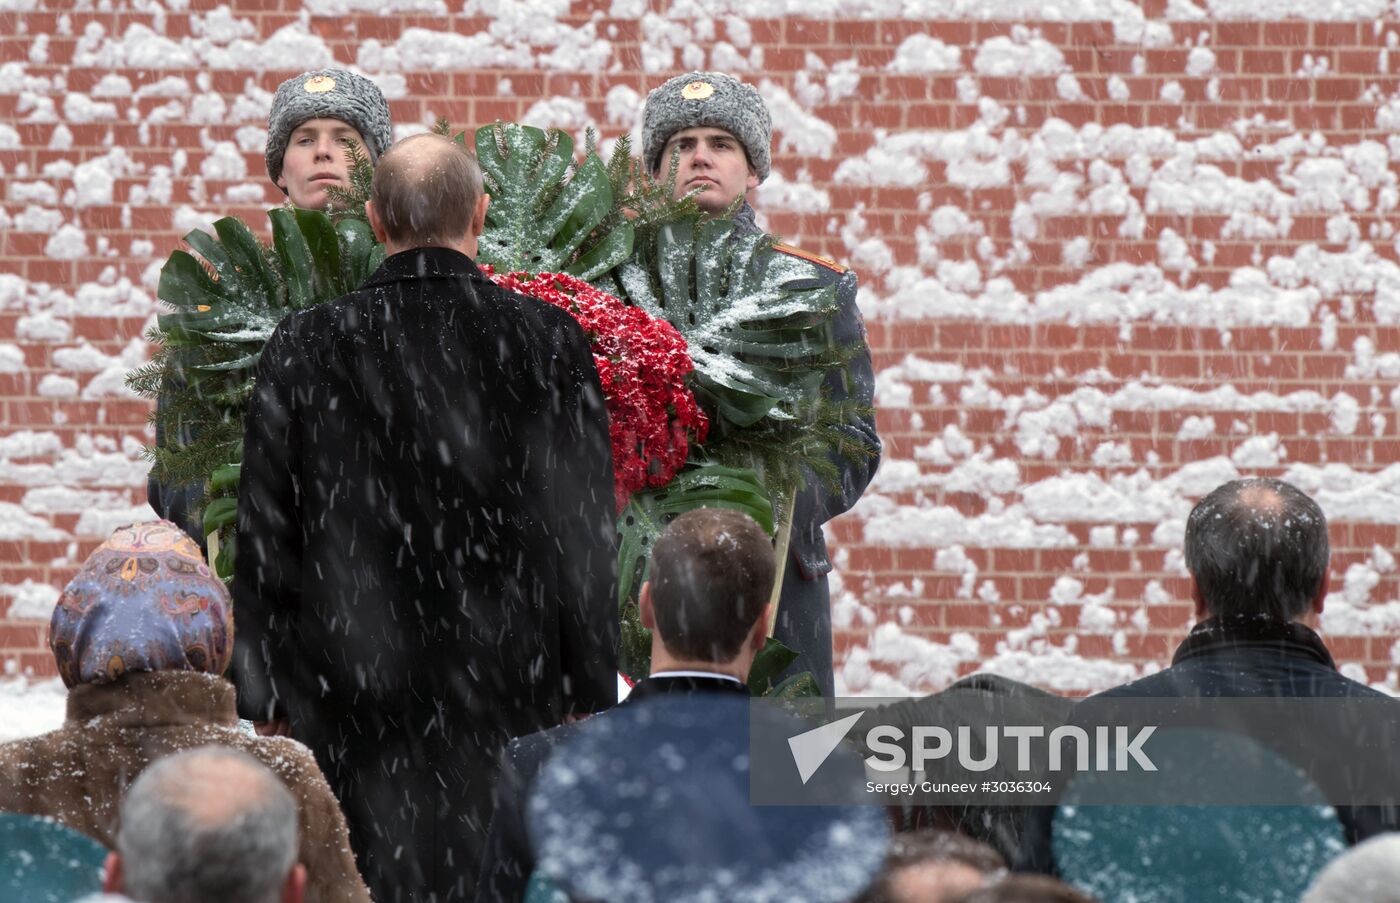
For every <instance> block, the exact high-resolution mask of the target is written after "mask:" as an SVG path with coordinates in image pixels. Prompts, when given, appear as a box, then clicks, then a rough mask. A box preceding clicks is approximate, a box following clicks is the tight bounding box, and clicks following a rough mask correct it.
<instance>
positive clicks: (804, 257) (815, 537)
mask: <svg viewBox="0 0 1400 903" xmlns="http://www.w3.org/2000/svg"><path fill="white" fill-rule="evenodd" d="M772 143H773V121H772V117H771V116H770V115H769V113H768V107H767V106H766V105H765V104H764V103H763V98H762V97H761V96H760V95H759V93H758V89H756V88H754V87H753V86H752V85H748V84H745V83H743V82H741V81H739V80H738V79H736V78H734V77H733V76H731V75H726V74H725V73H723V72H688V73H686V74H684V75H678V76H676V77H675V78H672V79H670V80H669V81H667V82H665V83H664V84H662V85H661V86H660V87H658V88H656V89H655V90H654V91H652V92H651V93H650V94H648V95H647V102H646V108H645V110H644V111H643V113H642V158H643V161H644V162H645V164H646V165H647V167H648V168H649V169H650V170H651V172H652V175H653V176H655V177H657V178H664V177H665V176H666V174H667V172H668V171H669V170H668V167H669V166H670V165H671V160H672V158H673V157H674V158H675V159H676V160H677V163H678V168H677V172H676V189H675V190H676V197H677V198H681V197H684V196H685V195H687V194H690V193H691V192H694V191H696V190H699V192H700V193H699V194H698V195H696V197H695V201H696V203H697V204H698V205H699V206H700V209H701V211H702V212H703V213H704V214H705V215H706V216H723V215H724V214H725V213H726V212H728V211H729V210H730V209H731V207H732V205H733V204H734V203H735V202H737V201H742V204H741V205H740V206H739V209H738V211H737V212H735V213H734V225H735V228H736V229H737V230H738V231H743V232H757V231H759V229H758V225H757V224H756V222H755V220H754V209H753V207H751V206H749V203H748V200H747V196H748V193H749V192H750V191H752V190H753V189H755V188H757V187H758V186H759V185H760V184H762V182H763V180H764V179H766V178H768V174H769V169H770V167H771V163H772ZM773 250H774V251H775V252H777V253H779V254H782V255H783V256H784V257H785V258H788V260H787V261H786V262H787V263H788V264H789V265H790V266H791V267H793V268H794V271H795V272H797V273H798V275H796V276H795V278H794V279H793V280H792V281H791V282H790V283H789V284H790V285H793V286H794V287H797V286H802V287H806V286H834V288H835V291H836V300H837V305H838V307H837V311H836V316H835V320H834V323H833V329H832V337H833V340H834V342H835V344H836V345H837V346H838V347H840V348H844V349H848V350H849V352H850V356H849V358H848V359H847V361H846V363H844V364H843V365H840V366H836V367H832V368H831V369H830V370H828V371H827V373H826V379H825V380H824V381H823V390H824V391H825V392H826V393H828V397H829V398H830V399H831V400H832V401H833V402H844V401H851V402H855V403H856V405H858V406H859V407H861V408H864V409H865V410H864V411H854V410H853V411H852V412H851V413H850V414H849V415H848V416H847V417H846V419H845V421H844V422H843V423H842V424H841V428H842V431H843V433H845V437H844V440H845V444H846V446H847V449H849V450H851V453H850V454H849V455H847V454H837V450H836V449H834V448H833V449H830V453H831V457H832V460H833V463H835V464H836V467H837V470H838V472H839V479H838V483H839V485H837V486H826V485H824V484H822V483H821V482H819V481H818V480H817V478H816V477H815V476H814V475H812V474H808V479H807V485H806V486H805V487H804V488H803V489H802V490H801V491H800V492H799V493H798V495H797V498H796V499H794V501H793V517H792V534H791V540H790V543H789V559H788V561H787V562H786V566H785V567H784V568H783V578H782V592H781V595H780V597H779V604H778V612H777V623H776V624H775V625H774V636H776V637H777V638H778V639H779V640H781V641H782V642H783V643H785V644H786V645H787V646H788V647H789V648H791V649H793V650H794V651H796V652H797V653H798V658H797V660H796V661H795V662H793V664H792V665H791V666H790V667H789V668H788V669H787V671H785V672H784V673H783V674H781V675H779V676H778V680H781V679H783V678H784V677H787V676H790V675H792V674H797V673H801V672H803V671H810V672H812V675H813V676H814V677H815V678H816V680H817V686H818V687H820V688H821V691H822V695H824V696H831V695H833V694H834V693H835V680H834V675H833V673H832V649H831V590H830V588H829V587H828V586H827V576H826V575H827V574H828V573H830V572H831V558H830V557H829V556H828V554H827V549H826V536H825V535H824V534H823V532H822V525H823V524H825V523H826V522H827V521H829V520H831V519H832V518H834V517H836V516H838V515H840V514H843V513H845V512H846V511H849V510H850V509H851V507H852V506H853V505H855V503H856V502H857V501H858V500H859V499H860V496H861V493H863V492H865V487H866V486H868V485H870V481H871V479H872V478H873V477H874V476H875V470H876V468H877V467H878V466H879V464H880V451H881V446H880V438H879V436H878V435H877V434H876V432H875V410H874V407H873V405H874V399H875V371H874V369H873V367H872V365H871V358H870V346H869V345H868V344H867V342H866V335H865V321H864V320H863V319H861V315H860V308H859V307H858V306H857V305H856V274H855V272H854V271H853V270H850V269H847V268H846V267H844V266H842V265H841V264H839V263H837V262H835V261H833V260H829V259H827V258H825V257H822V256H820V255H817V254H811V253H809V252H807V251H803V250H801V249H800V248H795V247H793V246H792V245H787V244H776V245H774V246H773Z"/></svg>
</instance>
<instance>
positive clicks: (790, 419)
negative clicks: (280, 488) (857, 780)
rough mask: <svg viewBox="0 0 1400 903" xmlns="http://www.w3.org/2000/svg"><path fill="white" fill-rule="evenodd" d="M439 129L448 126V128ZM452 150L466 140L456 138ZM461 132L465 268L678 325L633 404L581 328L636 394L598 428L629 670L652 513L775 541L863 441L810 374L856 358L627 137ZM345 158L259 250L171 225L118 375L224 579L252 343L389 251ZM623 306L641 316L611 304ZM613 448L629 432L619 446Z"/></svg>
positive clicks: (794, 276) (755, 241)
mask: <svg viewBox="0 0 1400 903" xmlns="http://www.w3.org/2000/svg"><path fill="white" fill-rule="evenodd" d="M437 131H438V132H439V133H440V134H444V135H447V134H450V128H449V127H448V125H447V123H446V122H444V121H439V123H438V128H437ZM455 140H457V141H458V142H461V143H465V135H464V134H458V135H457V136H456V138H455ZM474 144H475V150H476V154H477V158H478V160H479V161H480V163H481V167H482V174H483V179H484V181H485V185H486V190H487V193H488V194H490V195H491V198H492V200H491V205H490V207H489V209H488V215H487V221H486V229H485V231H484V232H483V234H482V236H481V239H480V243H479V244H480V250H479V253H478V257H477V262H478V263H479V264H482V265H484V266H487V267H490V268H491V269H492V270H493V271H494V272H495V273H498V274H508V275H501V276H499V277H496V278H497V281H502V280H506V282H507V283H508V287H510V288H512V289H514V290H517V291H520V290H524V291H526V292H527V293H529V294H535V295H536V296H538V297H542V298H543V299H544V300H547V301H551V302H552V303H556V304H559V306H561V307H565V309H567V310H570V312H571V313H573V314H574V315H575V316H576V317H577V318H579V319H581V320H585V319H586V318H587V317H588V316H595V317H596V316H599V315H600V314H601V312H602V311H605V310H606V311H609V313H608V314H607V316H608V317H611V318H613V320H612V321H610V322H612V323H613V325H619V326H620V325H622V324H624V323H625V322H630V319H636V318H637V316H638V315H640V316H644V317H646V319H647V321H648V322H653V321H656V320H664V321H666V322H668V323H670V324H671V326H673V327H674V331H675V332H678V333H679V336H677V337H676V340H675V341H672V340H671V339H670V338H669V335H668V333H667V332H666V331H665V330H663V329H660V328H659V327H657V328H653V329H650V330H648V334H649V336H650V337H651V338H652V339H654V340H656V341H660V342H661V343H662V344H661V345H657V346H656V348H657V349H658V350H657V352H656V353H657V355H658V357H656V358H654V359H653V360H651V361H650V363H651V364H653V365H659V364H660V363H661V362H662V361H664V363H665V366H663V367H659V369H654V372H655V373H658V374H659V373H664V374H667V379H673V378H674V379H679V378H684V379H685V381H686V386H684V387H677V386H675V385H670V386H668V387H667V388H666V389H664V390H662V389H659V388H656V387H652V388H649V389H648V390H647V391H646V392H645V393H640V394H639V392H638V389H637V387H636V386H634V385H631V384H630V383H629V381H628V380H629V378H633V377H636V376H639V375H641V373H642V370H641V369H640V368H642V367H643V366H644V361H643V360H642V359H637V360H631V361H628V360H627V358H626V353H628V352H625V351H624V352H620V351H619V348H618V347H617V346H616V345H612V346H609V345H607V341H611V339H609V338H608V337H607V336H606V334H605V333H603V332H591V333H590V341H591V342H592V343H593V349H594V354H595V360H599V361H600V364H601V363H602V362H604V361H607V362H609V363H608V367H609V368H614V369H615V368H616V365H617V362H619V361H620V362H622V367H621V369H622V370H623V371H625V375H624V376H623V377H622V379H621V381H618V380H610V381H607V382H606V384H605V392H606V393H607V394H608V396H609V398H608V405H609V412H610V416H612V417H618V416H619V412H620V411H621V410H623V409H624V408H628V406H629V405H630V406H631V407H630V408H629V410H630V413H629V414H628V415H627V416H628V417H629V418H630V422H629V424H628V426H627V427H626V428H623V429H618V428H617V427H618V426H619V424H612V425H611V426H612V427H613V429H612V433H613V438H614V441H615V453H616V454H617V459H618V465H619V466H618V467H617V468H616V470H617V476H618V487H617V494H618V503H619V506H620V507H621V506H622V505H623V502H624V500H625V501H626V506H625V508H623V510H622V514H621V516H620V517H619V527H618V529H619V533H620V542H619V562H618V565H619V575H620V580H619V602H620V605H621V606H622V614H623V628H624V629H623V647H624V649H623V653H624V669H625V670H626V671H627V672H628V673H629V674H633V675H637V674H641V675H644V674H645V673H646V672H647V661H646V658H647V655H648V649H649V640H647V638H646V635H645V631H643V630H642V629H641V627H640V625H639V624H638V623H637V619H636V605H635V594H636V591H637V589H638V587H640V585H641V583H642V581H644V580H645V578H646V572H647V559H648V556H649V552H650V549H651V546H652V544H653V542H654V541H655V539H656V537H657V536H658V535H659V534H660V531H661V530H662V529H663V528H664V526H665V524H666V523H668V522H669V521H670V520H671V519H672V518H674V517H675V516H676V515H678V514H680V513H682V512H683V511H686V510H690V509H692V508H697V507H729V508H737V509H739V510H743V511H745V512H747V513H749V514H750V515H752V516H753V517H754V518H755V519H756V520H757V521H758V522H759V523H760V524H762V525H763V527H764V528H765V529H767V530H768V531H769V532H770V533H773V532H775V530H776V529H777V526H776V524H777V522H778V521H779V520H780V519H781V516H782V515H783V514H784V513H785V512H786V511H787V509H788V508H789V507H790V504H791V500H792V497H793V494H794V493H795V491H796V490H798V489H800V488H801V487H803V486H804V485H806V483H807V481H808V480H809V479H812V478H815V479H817V480H819V481H822V482H823V483H825V484H826V485H828V486H832V487H835V485H836V481H837V467H836V463H835V462H834V461H833V460H832V458H831V455H830V453H829V451H830V450H831V449H836V450H837V452H838V454H841V455H845V456H848V457H852V458H855V457H858V456H859V455H861V454H862V453H863V450H862V449H859V448H858V447H856V446H854V445H853V444H852V443H851V442H849V441H848V440H847V439H846V436H845V433H844V431H843V430H842V428H841V424H842V423H843V422H845V421H846V420H847V419H848V418H849V416H850V415H851V414H852V413H853V412H854V411H855V409H854V408H853V406H852V403H850V402H841V403H835V402H832V401H831V400H830V399H829V398H828V397H827V395H826V393H825V392H824V390H823V389H822V388H821V384H822V380H823V376H824V374H825V373H826V371H827V370H828V369H829V368H831V367H832V366H835V365H837V364H840V363H842V362H843V361H844V360H846V359H847V358H848V356H849V354H850V353H851V351H852V350H853V349H848V348H840V347H838V346H837V345H836V343H835V340H834V338H833V323H832V320H833V316H834V313H835V310H836V306H837V304H836V297H835V288H834V287H833V286H831V285H821V284H817V283H816V282H814V281H812V280H810V279H806V280H804V279H802V278H801V277H802V275H803V273H802V272H801V268H800V266H798V265H797V264H795V263H794V262H793V261H792V260H791V258H788V257H786V255H782V254H779V253H777V252H775V251H774V250H773V248H772V245H773V240H772V238H771V237H770V236H766V235H761V234H758V233H753V234H748V233H742V232H739V231H736V230H735V228H734V224H733V223H732V222H730V221H729V220H727V219H717V220H709V221H704V220H702V219H701V216H700V213H699V209H698V207H697V206H696V204H695V202H694V200H693V198H692V197H689V196H687V197H685V198H682V199H681V200H675V199H673V194H674V189H675V179H676V167H677V161H676V160H672V163H671V167H670V171H669V173H668V174H667V176H666V178H665V179H664V180H663V179H654V178H652V176H651V174H650V173H648V172H647V171H646V170H645V168H644V167H643V166H642V164H641V162H640V161H639V160H637V159H635V158H633V157H632V156H631V153H630V145H629V143H628V140H627V138H626V137H625V136H624V137H621V138H619V139H618V140H617V142H616V146H615V149H614V151H613V153H612V155H611V159H610V160H609V161H608V162H607V163H606V164H604V163H603V161H602V158H601V156H600V155H599V152H598V148H597V146H596V143H595V141H594V136H593V134H592V133H591V132H589V133H588V140H587V142H586V146H585V149H584V154H583V157H582V159H581V160H576V159H575V158H574V144H573V141H572V139H570V138H569V137H568V136H567V135H565V134H564V133H563V132H560V131H558V130H555V129H551V130H549V131H547V132H546V131H542V130H540V129H535V128H531V127H528V126H521V125H516V124H513V123H496V124H495V125H491V126H485V127H483V128H481V129H479V130H477V132H476V134H475V140H474ZM348 153H349V154H350V157H351V163H352V166H351V185H350V187H349V188H348V189H347V190H345V191H339V190H333V191H332V200H333V203H334V205H335V209H334V210H333V211H332V213H330V214H326V213H322V212H320V211H307V210H294V209H291V208H289V207H282V208H277V209H274V210H270V211H268V218H269V220H270V222H271V230H272V242H271V244H270V245H266V244H263V243H262V242H260V241H259V240H258V239H257V237H256V236H255V235H254V234H253V232H252V231H251V230H250V229H249V228H248V227H247V226H246V225H244V224H243V223H242V222H240V221H238V220H237V219H234V218H225V219H221V220H219V221H218V222H217V223H215V226H214V229H215V236H216V237H215V236H210V235H208V234H206V233H204V232H200V231H195V232H191V233H189V234H188V235H187V236H185V241H186V242H187V243H188V244H189V246H190V248H191V249H192V250H193V251H194V252H196V253H197V254H198V255H199V257H198V258H197V257H195V256H194V255H192V254H190V253H188V252H185V251H175V252H173V253H172V254H171V256H170V259H169V260H168V261H167V262H166V264H165V266H164V268H163V269H162V271H161V279H160V284H159V286H158V288H157V296H158V297H159V299H160V300H161V301H162V302H164V303H165V304H166V305H167V306H168V307H169V308H171V313H168V314H164V315H162V316H161V317H160V318H159V320H158V325H157V327H156V328H155V329H153V330H152V331H151V333H150V334H149V336H148V337H149V338H150V340H151V341H152V342H153V343H156V344H158V345H159V346H160V348H159V350H157V351H156V352H155V354H154V355H153V356H152V360H151V362H150V363H149V364H147V365H146V366H144V367H142V368H140V369H138V370H136V371H134V372H133V373H132V374H131V375H130V376H129V378H128V383H129V384H130V386H131V387H132V389H133V390H135V391H136V392H138V393H139V394H141V395H142V396H144V397H146V398H151V399H159V402H160V403H159V405H158V410H157V412H156V413H155V414H154V415H153V419H154V420H155V422H156V424H157V428H158V431H159V435H160V439H161V441H160V442H158V443H157V445H155V446H152V447H150V448H148V450H147V451H148V454H149V456H150V457H151V459H152V461H153V464H154V468H153V469H154V474H155V476H156V477H157V479H159V480H161V481H162V482H164V483H166V484H174V485H185V484H190V483H195V484H200V485H203V486H204V487H205V488H206V490H207V498H208V501H207V504H206V507H205V510H204V512H203V515H204V517H203V522H204V527H205V531H206V533H211V534H218V539H219V540H220V542H219V543H218V546H219V548H220V550H221V551H220V554H219V556H218V559H217V560H216V567H217V570H218V572H219V573H220V575H221V576H224V577H226V578H228V577H230V575H231V574H232V571H233V565H232V562H233V554H234V548H233V542H232V541H233V522H234V515H235V512H236V508H237V486H238V468H239V462H240V461H241V459H242V427H243V414H244V411H245V410H246V407H247V403H248V399H249V397H250V395H251V392H252V384H253V373H254V368H255V367H256V364H257V360H258V356H259V354H260V353H261V350H262V347H263V345H264V343H265V342H266V341H267V339H268V337H269V336H270V335H271V334H272V331H273V329H274V328H275V327H276V325H277V323H278V322H279V321H280V320H281V319H282V318H283V317H284V316H286V315H287V314H288V313H290V312H292V311H294V310H299V309H302V308H306V307H310V306H312V305H315V304H319V303H321V302H324V301H328V300H331V299H333V298H336V297H339V296H340V295H343V294H346V293H348V292H350V291H353V290H354V289H355V288H357V287H358V286H360V285H361V284H362V283H363V282H364V281H365V280H366V279H367V278H368V277H369V275H370V274H372V273H373V272H374V270H375V269H376V268H377V267H378V266H379V264H380V263H382V262H383V259H384V249H383V247H382V246H381V245H379V244H378V243H376V242H375V241H374V238H373V235H372V233H371V232H370V229H369V226H368V224H367V222H366V221H365V219H364V202H365V200H366V199H367V198H368V197H369V191H370V184H371V180H372V177H373V169H372V167H371V164H370V163H369V161H368V160H367V159H366V158H365V157H364V155H363V154H362V153H361V152H360V151H359V149H358V148H355V147H351V148H350V149H349V151H348ZM200 258H202V259H200ZM564 296H567V297H568V299H569V302H568V303H567V304H566V303H563V302H564V300H565V299H564ZM619 301H620V302H621V304H618V307H617V309H614V308H612V307H611V305H612V304H617V303H618V302H619ZM623 304H625V305H627V307H623V306H622V305H623ZM628 308H635V309H637V314H636V315H624V314H622V313H621V312H620V311H621V310H626V309H628ZM590 311H591V312H592V313H589V312H590ZM629 317H630V319H629ZM639 322H640V321H639ZM584 326H585V329H588V328H589V323H588V322H584ZM595 326H596V323H595ZM613 338H616V336H613ZM600 340H603V341H602V342H601V344H600ZM667 342H670V343H671V344H670V345H669V346H666V343H667ZM663 346H666V347H669V348H670V349H671V350H670V351H666V352H662V351H660V349H661V348H662V347H663ZM639 347H640V346H639ZM675 352H679V353H680V354H681V355H682V356H686V357H687V360H686V362H685V363H684V364H683V363H682V362H681V361H680V360H679V359H678V358H676V357H675ZM620 353H621V355H622V356H621V357H619V354H620ZM668 354H669V355H671V356H670V357H667V356H666V355H668ZM691 364H693V368H692V367H691V366H688V365H691ZM692 391H693V392H694V394H693V395H692V394H691V393H692ZM697 398H698V400H699V406H698V407H696V406H695V400H696V399H697ZM619 403H621V407H619ZM634 427H635V435H633V434H632V429H633V428H634ZM619 440H621V441H623V443H624V444H626V443H633V444H632V446H631V447H630V448H626V449H624V450H622V451H620V452H618V451H617V449H616V443H617V442H618V441H619ZM788 654H789V655H790V654H791V653H788Z"/></svg>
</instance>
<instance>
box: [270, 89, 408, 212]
mask: <svg viewBox="0 0 1400 903" xmlns="http://www.w3.org/2000/svg"><path fill="white" fill-rule="evenodd" d="M390 123H391V121H390V118H389V104H388V102H386V101H385V100H384V94H383V93H382V92H381V91H380V90H379V87H378V86H377V85H375V83H374V82H372V81H370V80H369V79H367V78H365V77H363V76H360V75H355V74H354V73H353V72H347V71H345V70H344V69H317V70H314V71H311V72H303V73H302V74H301V75H298V76H296V77H295V78H289V79H287V80H286V81H284V82H283V83H282V84H281V85H280V86H278V88H277V93H276V94H275V95H274V96H273V98H272V107H271V109H270V110H269V111H268V114H267V146H266V150H265V151H264V154H263V156H264V159H265V161H266V163H267V175H268V178H270V179H272V182H273V184H274V185H276V186H277V187H278V188H280V189H282V192H283V193H284V194H286V195H287V199H288V200H289V201H291V203H292V205H293V206H295V207H300V208H302V209H304V210H325V209H326V208H327V207H328V206H330V204H331V200H332V199H331V196H330V194H329V193H328V191H327V189H329V188H332V187H335V188H340V189H341V190H345V189H348V188H349V187H350V161H349V158H348V156H347V154H346V149H347V148H348V147H349V145H350V142H354V143H355V144H356V145H358V146H359V148H360V151H361V153H363V154H365V155H366V156H368V157H369V160H370V162H371V163H373V162H375V161H377V160H378V159H379V157H380V155H382V154H383V153H384V151H385V149H386V148H388V146H389V143H390V142H391V141H392V140H393V138H392V134H393V133H392V128H391V124H390Z"/></svg>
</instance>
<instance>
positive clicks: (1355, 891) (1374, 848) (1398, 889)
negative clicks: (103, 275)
mask: <svg viewBox="0 0 1400 903" xmlns="http://www.w3.org/2000/svg"><path fill="white" fill-rule="evenodd" d="M1360 901H1365V903H1400V834H1382V835H1380V836H1379V837H1373V838H1371V839H1370V840H1368V841H1366V842H1365V843H1361V844H1357V845H1356V846H1354V847H1352V848H1351V849H1349V850H1347V851H1346V852H1345V853H1343V854H1342V855H1340V856H1338V857H1337V858H1336V859H1333V860H1332V862H1331V863H1329V864H1328V866H1327V867H1326V868H1325V869H1323V870H1322V872H1321V874H1319V875H1318V876H1317V879H1316V880H1315V881H1313V883H1312V886H1311V887H1309V888H1308V892H1307V893H1305V894H1304V895H1303V900H1302V903H1360Z"/></svg>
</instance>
